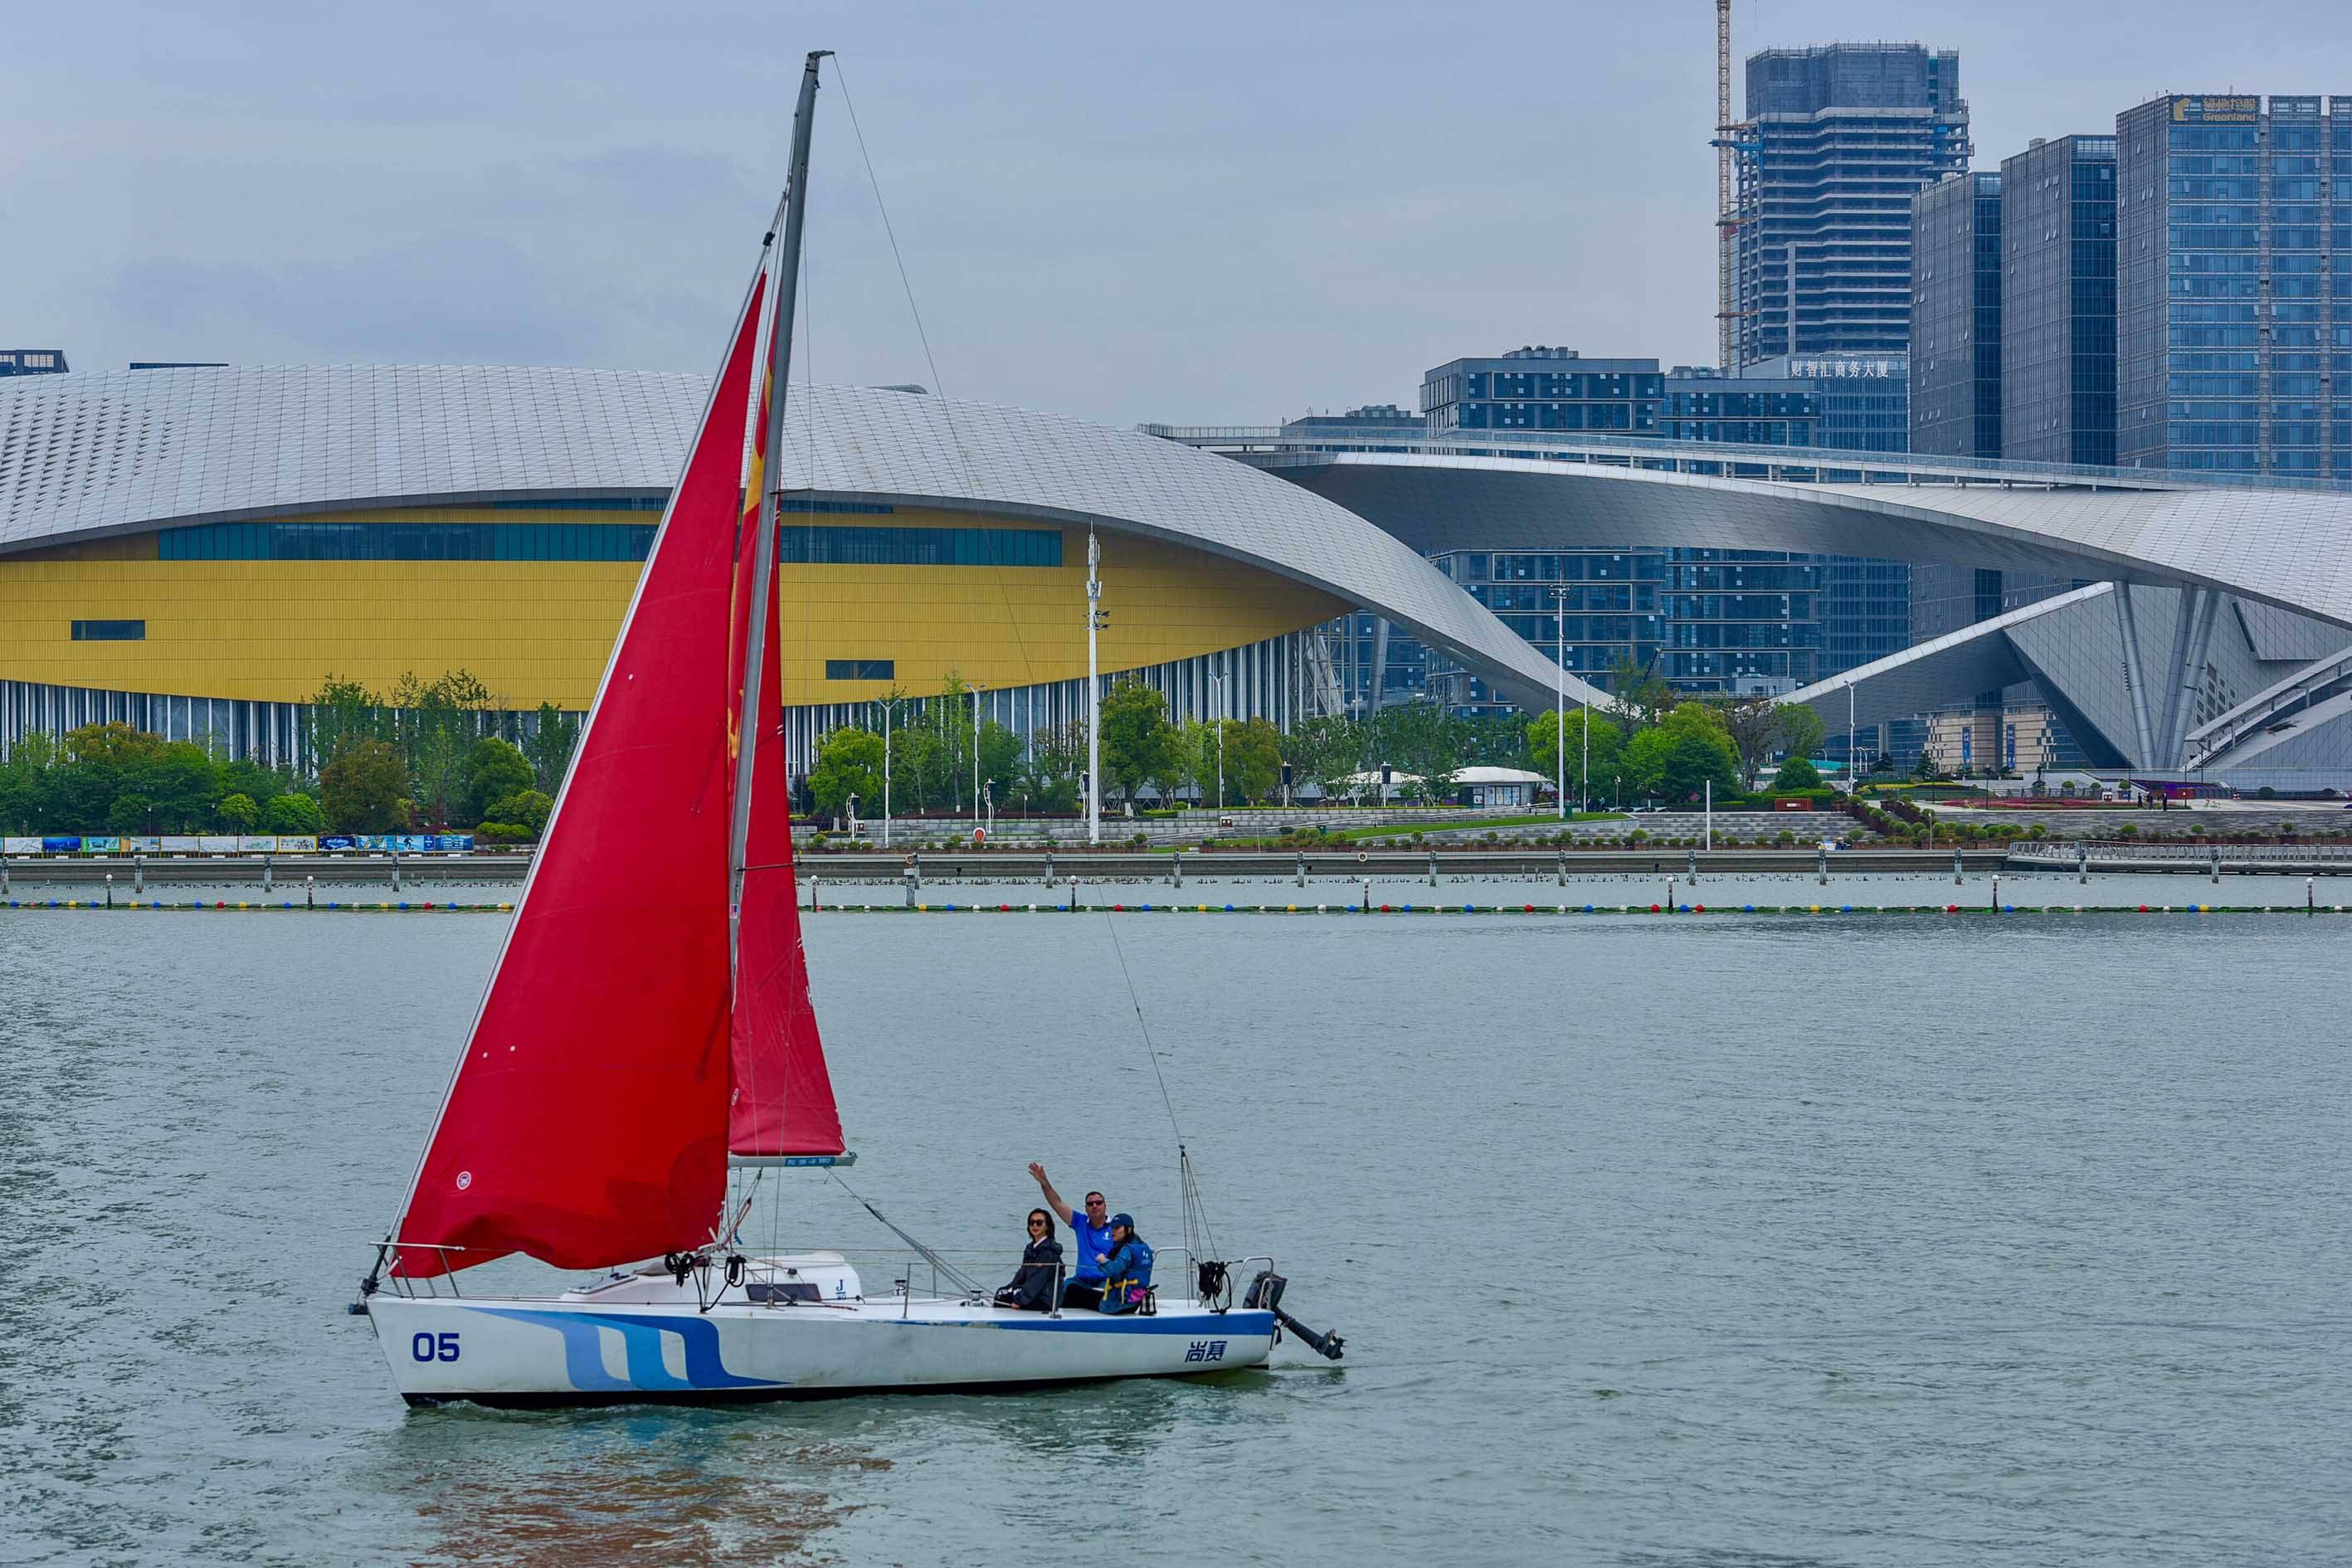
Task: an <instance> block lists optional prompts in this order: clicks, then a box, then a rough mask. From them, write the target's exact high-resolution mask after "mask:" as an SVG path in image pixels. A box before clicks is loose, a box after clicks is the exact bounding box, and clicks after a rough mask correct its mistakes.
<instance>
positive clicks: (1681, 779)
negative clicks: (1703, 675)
mask: <svg viewBox="0 0 2352 1568" xmlns="http://www.w3.org/2000/svg"><path fill="white" fill-rule="evenodd" d="M1624 765H1625V777H1626V781H1627V782H1628V783H1630V784H1633V788H1634V792H1635V793H1636V794H1637V795H1648V796H1651V797H1653V798H1655V799H1660V800H1665V801H1670V802H1673V803H1675V805H1680V804H1682V803H1684V802H1685V801H1691V800H1696V799H1698V798H1699V797H1700V795H1702V793H1703V792H1704V789H1705V786H1706V784H1708V783H1709V782H1712V783H1713V784H1714V785H1715V793H1716V794H1717V795H1730V794H1733V793H1736V792H1737V791H1738V788H1739V752H1738V748H1736V747H1735V746H1733V745H1732V743H1731V736H1730V734H1729V732H1728V731H1726V730H1725V729H1724V727H1723V721H1722V720H1721V719H1720V718H1718V717H1717V715H1716V712H1715V710H1713V709H1712V708H1710V707H1708V706H1707V705H1706V703H1704V702H1683V703H1678V704H1676V705H1675V708H1674V709H1673V710H1671V711H1670V712H1668V713H1667V714H1666V716H1665V717H1664V719H1662V720H1661V721H1659V722H1658V724H1657V725H1656V726H1655V727H1654V728H1653V729H1648V730H1644V731H1642V732H1641V733H1640V734H1638V735H1635V736H1634V737H1633V739H1632V740H1630V741H1628V742H1625V752H1624Z"/></svg>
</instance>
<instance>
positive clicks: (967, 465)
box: [833, 55, 1037, 818]
mask: <svg viewBox="0 0 2352 1568" xmlns="http://www.w3.org/2000/svg"><path fill="white" fill-rule="evenodd" d="M833 79H834V81H835V84H836V85H838V86H839V87H840V89H841V106H842V108H844V109H845V110H848V111H849V129H850V132H851V133H852V134H853V135H854V136H855V137H856V140H857V156H858V158H859V159H860V160H861V161H862V162H863V163H865V165H866V184H867V185H869V186H870V187H872V189H873V192H874V210H875V211H876V212H877V214H879V215H880V216H881V218H882V236H883V237H884V238H885V239H887V240H888V241H889V242H890V259H891V261H892V263H893V264H895V265H896V266H897V268H898V288H899V289H900V291H901V292H903V293H904V294H905V295H906V296H907V314H908V316H909V317H911V318H913V320H914V323H915V339H916V341H917V342H919V343H921V344H922V345H923V363H925V364H926V365H929V367H930V372H931V390H932V392H933V393H934V394H936V395H938V397H939V400H940V420H941V421H942V422H943V423H944V424H945V425H946V426H947V431H948V442H949V444H950V446H952V447H955V454H956V463H957V466H958V467H960V468H962V469H963V485H964V492H965V493H966V494H967V495H970V496H972V497H974V498H977V497H978V495H979V486H980V481H979V479H978V478H977V476H976V475H975V474H974V472H973V469H972V466H971V451H970V450H969V449H968V448H967V447H965V446H964V442H963V436H962V434H961V432H960V431H958V430H957V429H956V420H955V405H954V403H953V401H952V400H951V399H950V398H949V396H948V387H947V381H946V379H945V378H944V377H942V376H941V375H940V362H939V357H938V356H937V355H936V354H934V353H931V335H930V333H929V331H926V330H925V328H924V326H923V312H922V309H921V307H919V306H918V305H917V304H916V303H915V285H914V282H913V280H912V279H909V278H908V276H907V258H906V257H905V256H904V255H903V254H902V253H901V252H900V251H899V249H898V229H897V228H896V227H895V226H893V225H892V224H891V222H890V208H889V205H888V204H887V203H886V202H884V201H883V199H882V181H881V179H880V178H879V177H878V176H877V175H876V174H875V173H874V159H873V156H872V154H871V153H868V152H867V151H866V131H865V128H864V127H863V126H861V125H860V124H858V122H857V105H856V103H855V102H853V101H852V100H851V99H850V96H849V79H848V77H846V76H845V75H844V74H843V73H842V69H841V57H840V56H839V55H835V57H834V58H833ZM1004 570H1005V569H1004V567H1003V565H1001V564H999V565H996V566H993V567H992V568H991V574H992V576H993V578H994V580H995V583H996V592H997V596H998V597H999V598H1001V599H1003V601H1004V621H1005V625H1006V626H1009V627H1010V628H1011V629H1012V632H1013V647H1015V648H1017V649H1018V650H1019V651H1020V654H1021V673H1022V675H1023V677H1024V680H1025V683H1026V684H1029V685H1032V686H1034V685H1035V684H1036V680H1037V666H1036V664H1035V662H1034V660H1033V659H1031V658H1030V657H1029V639H1028V638H1027V637H1024V636H1023V635H1022V632H1021V616H1020V615H1019V614H1018V612H1016V611H1015V610H1014V609H1013V594H1012V591H1011V590H1010V589H1009V588H1008V587H1007V586H1006V585H1005V581H1004ZM971 747H972V751H973V752H975V753H977V752H979V750H980V725H979V723H978V722H977V721H975V722H974V723H973V725H972V729H971ZM971 805H972V816H974V817H975V818H976V817H978V816H979V815H980V802H978V801H974V802H972V803H971Z"/></svg>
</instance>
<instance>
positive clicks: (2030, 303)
mask: <svg viewBox="0 0 2352 1568" xmlns="http://www.w3.org/2000/svg"><path fill="white" fill-rule="evenodd" d="M2001 206H2002V217H2001V276H2000V287H2001V374H2002V378H2003V379H2002V386H2001V446H2002V449H2001V454H2000V455H2001V456H2003V457H2005V458H2015V459H2017V460H2020V461H2025V462H2037V463H2092V464H2097V465H2099V466H2101V467H2105V466H2107V465H2109V464H2112V463H2113V462H2114V461H2115V460H2116V139H2115V138H2114V137H2112V136H2062V137H2059V138H2057V139H2056V140H2054V141H2051V142H2042V143H2041V144H2040V145H2038V146H2034V147H2030V148H2028V149H2027V150H2026V151H2025V152H2023V153H2019V154H2018V155H2017V156H2016V157H2014V158H2011V159H2010V160H2009V161H2008V162H2006V163H2003V164H2001Z"/></svg>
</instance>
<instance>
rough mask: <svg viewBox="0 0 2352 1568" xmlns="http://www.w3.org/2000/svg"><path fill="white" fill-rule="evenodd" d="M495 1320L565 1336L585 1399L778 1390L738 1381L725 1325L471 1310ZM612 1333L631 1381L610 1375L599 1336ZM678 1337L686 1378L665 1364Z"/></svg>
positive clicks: (570, 1370) (567, 1362)
mask: <svg viewBox="0 0 2352 1568" xmlns="http://www.w3.org/2000/svg"><path fill="white" fill-rule="evenodd" d="M466 1310H467V1311H471V1312H484V1313H487V1314H488V1315H489V1316H491V1317H493V1318H512V1319H514V1320H515V1321H518V1322H524V1323H537V1324H539V1325H541V1327H543V1328H550V1329H553V1330H554V1331H556V1332H557V1333H559V1334H562V1336H563V1371H564V1375H565V1376H567V1377H569V1378H570V1379H571V1380H572V1387H574V1388H576V1389H578V1390H580V1391H581V1392H582V1393H583V1394H611V1393H624V1392H627V1391H629V1390H632V1389H634V1390H636V1391H638V1392H640V1393H646V1394H677V1393H683V1392H686V1391H688V1390H690V1389H698V1388H772V1387H774V1386H775V1384H772V1383H770V1382H768V1381H767V1380H765V1379H763V1378H757V1377H737V1376H736V1375H735V1374H734V1373H731V1372H729V1371H728V1370H727V1365H726V1363H725V1362H724V1361H722V1360H721V1359H720V1358H719V1325H718V1324H716V1323H713V1322H711V1321H709V1319H707V1318H679V1319H677V1320H675V1321H672V1320H667V1319H654V1318H634V1317H625V1316H623V1315H621V1314H619V1313H605V1312H541V1311H532V1310H528V1309H525V1308H520V1307H469V1308H467V1309H466ZM600 1328H603V1329H612V1330H614V1331H618V1332H619V1334H620V1336H621V1349H622V1352H623V1353H624V1355H625V1356H626V1358H627V1361H628V1367H629V1375H628V1376H627V1377H625V1378H618V1377H614V1375H613V1374H612V1373H609V1372H606V1371H605V1370H604V1345H603V1343H602V1342H601V1341H600V1339H599V1337H598V1335H597V1332H596V1331H597V1330H598V1329H600ZM664 1334H676V1335H677V1337H678V1343H679V1345H680V1347H681V1348H682V1349H683V1350H684V1351H685V1352H686V1375H685V1376H684V1377H683V1378H681V1377H679V1376H678V1375H677V1373H673V1372H671V1371H670V1370H669V1367H668V1365H667V1363H665V1362H664V1361H663V1359H662V1345H661V1337H662V1335H664Z"/></svg>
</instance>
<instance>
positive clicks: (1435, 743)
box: [1373, 702, 1463, 800]
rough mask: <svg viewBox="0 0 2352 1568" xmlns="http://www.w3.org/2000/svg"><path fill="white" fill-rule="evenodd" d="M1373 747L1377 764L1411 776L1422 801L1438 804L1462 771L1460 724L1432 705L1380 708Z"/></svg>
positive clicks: (1407, 704) (1400, 705) (1418, 703)
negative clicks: (1378, 762) (1417, 780)
mask: <svg viewBox="0 0 2352 1568" xmlns="http://www.w3.org/2000/svg"><path fill="white" fill-rule="evenodd" d="M1373 737H1374V745H1375V746H1376V748H1377V749H1378V751H1379V754H1380V760H1381V762H1384V763H1390V764H1391V765H1392V766H1393V767H1394V768H1396V769H1397V770H1398V771H1400V772H1402V773H1411V774H1412V775H1414V776H1415V777H1417V778H1419V779H1420V780H1421V783H1420V784H1416V785H1414V786H1412V787H1413V788H1414V789H1415V790H1417V791H1418V792H1419V794H1420V795H1421V798H1422V799H1423V800H1440V799H1443V798H1444V796H1446V795H1449V794H1451V793H1452V792H1453V788H1454V774H1455V773H1459V772H1460V771H1461V769H1462V738H1463V726H1462V724H1461V721H1458V720H1455V719H1454V718H1451V717H1449V716H1448V715H1447V713H1446V711H1445V710H1444V709H1443V708H1441V707H1439V706H1438V705H1437V704H1436V703H1434V702H1400V703H1397V704H1395V705H1394V706H1392V707H1388V708H1383V709H1381V710H1380V712H1379V713H1378V715H1376V717H1375V719H1374V722H1373Z"/></svg>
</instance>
